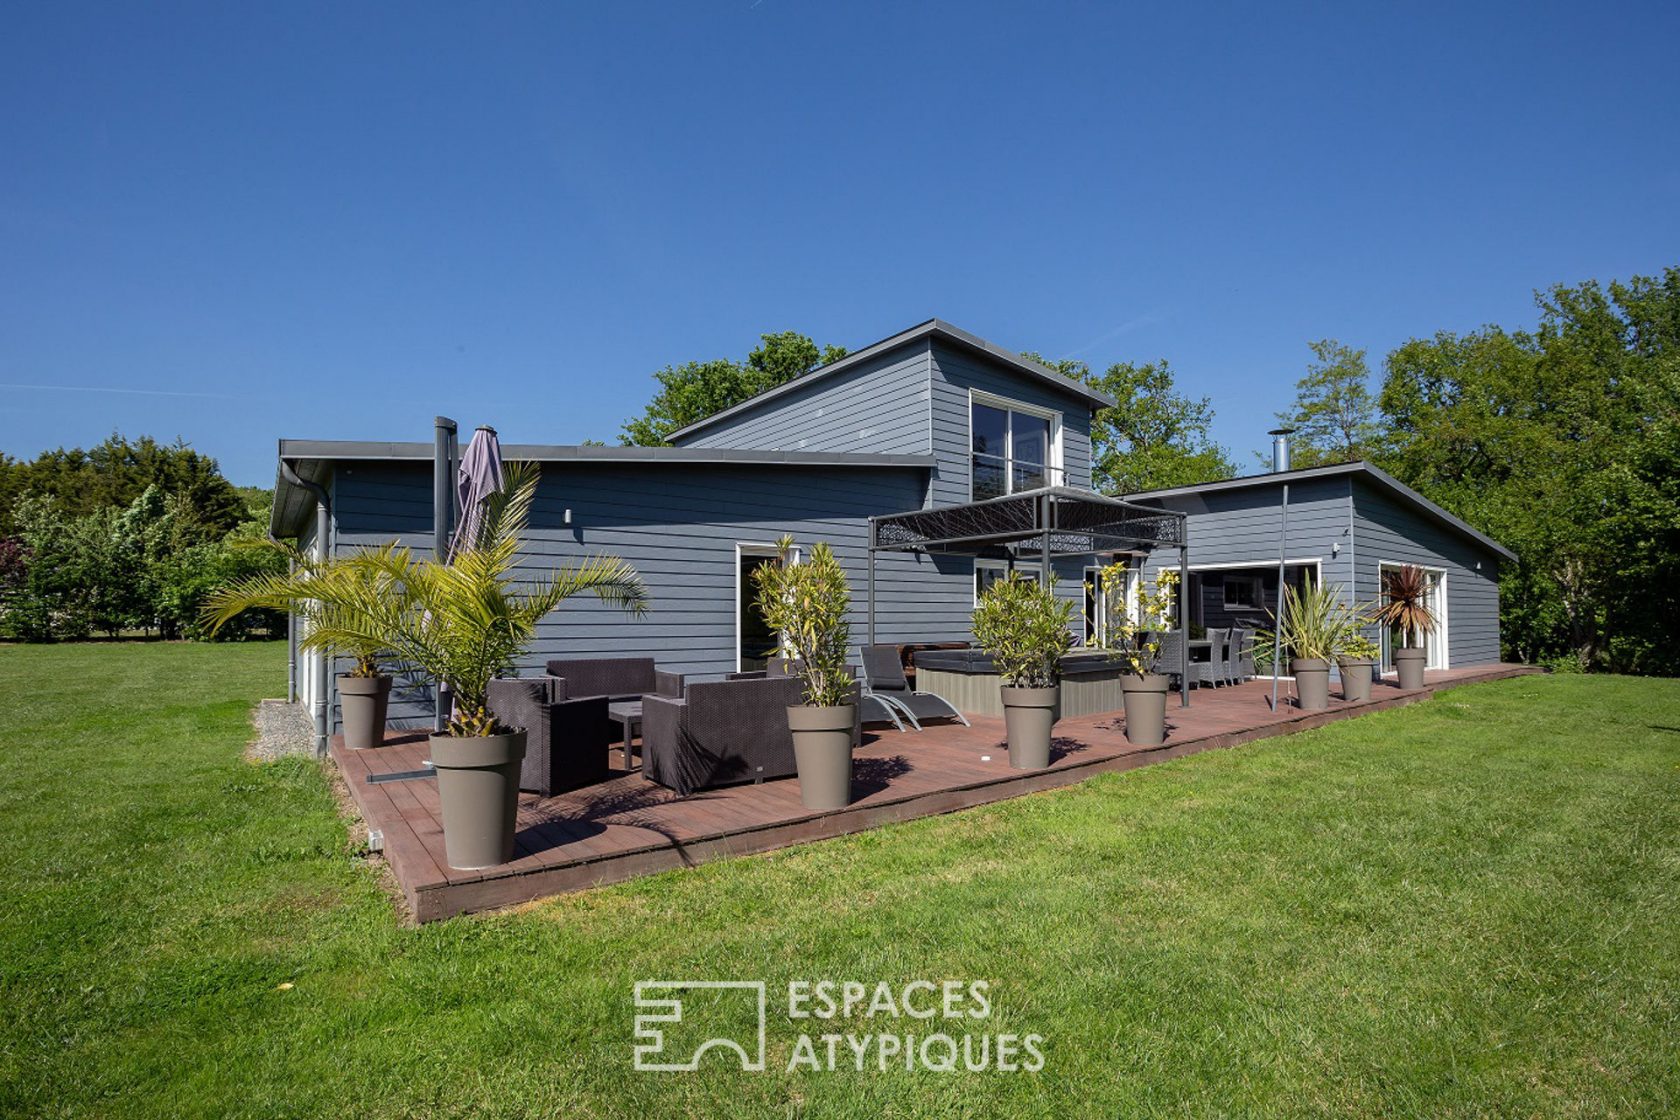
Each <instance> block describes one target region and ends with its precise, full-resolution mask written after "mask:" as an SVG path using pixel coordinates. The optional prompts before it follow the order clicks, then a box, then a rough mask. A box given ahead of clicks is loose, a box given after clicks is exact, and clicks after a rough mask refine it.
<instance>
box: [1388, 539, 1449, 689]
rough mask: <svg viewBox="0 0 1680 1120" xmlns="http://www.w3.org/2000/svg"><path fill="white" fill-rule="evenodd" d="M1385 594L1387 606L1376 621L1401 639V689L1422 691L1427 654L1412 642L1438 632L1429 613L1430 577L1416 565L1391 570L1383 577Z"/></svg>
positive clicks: (1398, 658)
mask: <svg viewBox="0 0 1680 1120" xmlns="http://www.w3.org/2000/svg"><path fill="white" fill-rule="evenodd" d="M1382 594H1383V603H1382V605H1381V606H1379V607H1378V608H1377V611H1376V615H1375V618H1376V621H1378V622H1380V623H1381V624H1383V625H1384V626H1387V627H1390V628H1391V629H1393V630H1394V631H1396V632H1398V633H1399V635H1400V643H1401V645H1400V648H1399V649H1397V650H1395V651H1394V670H1395V673H1396V674H1397V675H1398V676H1399V678H1400V687H1401V688H1422V687H1423V662H1424V657H1425V653H1426V651H1425V650H1424V648H1423V646H1422V645H1421V644H1420V645H1415V646H1414V645H1413V644H1412V642H1413V640H1414V639H1418V640H1421V639H1422V638H1423V637H1424V635H1426V634H1433V633H1434V632H1435V612H1434V611H1432V610H1430V609H1429V573H1428V572H1425V571H1424V570H1423V569H1422V568H1419V567H1417V566H1416V565H1415V564H1405V565H1402V566H1401V567H1398V568H1391V569H1389V570H1388V571H1386V572H1384V573H1383V577H1382Z"/></svg>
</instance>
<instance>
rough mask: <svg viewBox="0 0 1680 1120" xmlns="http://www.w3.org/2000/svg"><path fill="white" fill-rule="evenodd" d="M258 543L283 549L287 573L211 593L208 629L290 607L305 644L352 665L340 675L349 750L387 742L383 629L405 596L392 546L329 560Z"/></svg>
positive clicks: (388, 693)
mask: <svg viewBox="0 0 1680 1120" xmlns="http://www.w3.org/2000/svg"><path fill="white" fill-rule="evenodd" d="M260 547H269V548H274V549H277V550H278V551H280V552H281V553H283V554H284V555H285V557H286V559H287V561H288V565H287V571H285V572H283V573H282V572H275V573H269V574H266V575H260V576H253V577H252V578H250V579H248V580H244V581H241V582H239V583H236V584H233V585H231V586H229V587H226V588H223V589H221V590H219V591H217V592H215V593H213V594H212V595H211V596H210V597H209V599H207V600H206V602H205V605H204V624H205V627H206V629H207V630H208V631H209V632H210V633H211V634H212V635H214V634H215V633H217V632H218V631H220V630H221V629H222V627H224V626H226V625H227V624H229V623H230V622H232V621H233V619H234V618H235V617H236V616H237V615H239V614H240V613H241V612H243V611H247V610H251V609H253V608H259V607H267V608H270V609H273V610H282V611H291V612H292V613H293V614H294V615H296V617H297V621H298V628H299V631H300V633H301V635H302V636H301V637H300V638H299V639H298V648H299V649H302V650H305V651H308V652H324V653H326V654H328V655H329V656H331V657H334V658H346V659H348V660H350V661H351V662H352V663H353V664H352V667H351V669H350V671H349V672H348V673H344V674H341V675H340V676H338V677H337V678H336V683H337V685H338V698H339V706H340V718H341V719H342V721H343V725H344V745H345V746H346V747H348V748H350V749H351V750H365V749H366V748H368V747H377V746H378V745H379V744H381V743H383V742H384V741H385V717H386V712H387V710H388V708H389V706H390V699H391V674H389V673H387V672H385V664H386V662H387V661H388V660H389V659H390V653H389V650H390V647H389V644H388V643H387V641H386V639H385V637H384V629H385V626H386V624H387V623H388V622H389V620H390V619H391V618H393V617H395V616H396V615H398V614H400V613H401V611H402V610H403V603H404V599H405V596H406V594H407V592H406V590H405V588H403V587H402V586H401V585H400V584H397V583H394V582H393V581H392V578H391V576H390V575H389V574H388V572H387V571H386V570H385V565H384V564H383V563H382V562H381V561H382V559H388V558H389V555H390V553H391V551H392V549H393V547H394V546H391V545H387V546H385V547H383V548H379V549H372V550H365V551H358V552H354V553H351V554H349V555H347V556H341V557H335V558H331V559H326V560H318V559H315V558H314V557H311V556H309V555H308V554H307V553H305V552H302V551H300V550H298V549H296V548H294V547H292V546H290V545H286V544H281V543H275V542H265V544H264V545H263V546H260Z"/></svg>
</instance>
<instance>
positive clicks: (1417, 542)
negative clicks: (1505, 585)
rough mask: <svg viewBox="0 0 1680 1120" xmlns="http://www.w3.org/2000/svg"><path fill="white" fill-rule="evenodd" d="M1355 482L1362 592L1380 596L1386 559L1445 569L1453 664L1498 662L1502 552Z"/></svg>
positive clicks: (1450, 660)
mask: <svg viewBox="0 0 1680 1120" xmlns="http://www.w3.org/2000/svg"><path fill="white" fill-rule="evenodd" d="M1352 486H1353V507H1354V515H1355V525H1356V532H1357V533H1358V539H1357V541H1356V544H1357V549H1358V564H1359V583H1360V586H1361V593H1362V594H1363V595H1364V596H1365V597H1366V598H1369V599H1375V598H1376V596H1377V593H1378V591H1379V584H1378V581H1379V576H1378V567H1379V565H1380V564H1382V563H1384V562H1392V563H1410V564H1419V565H1423V566H1425V567H1430V568H1442V569H1444V570H1445V571H1446V580H1447V663H1448V665H1449V667H1451V668H1459V667H1461V666H1465V665H1483V664H1491V663H1494V662H1497V661H1498V660H1499V656H1500V653H1499V556H1498V555H1497V554H1496V553H1494V552H1492V551H1490V550H1489V549H1487V548H1485V547H1484V546H1482V545H1480V544H1478V543H1476V542H1475V541H1473V540H1471V539H1470V538H1468V537H1466V536H1465V535H1464V534H1463V533H1460V532H1457V531H1456V530H1454V529H1451V528H1449V527H1448V526H1446V525H1444V524H1442V523H1441V522H1440V521H1439V520H1437V519H1436V518H1433V517H1430V516H1427V515H1425V514H1424V513H1423V512H1422V511H1420V510H1418V509H1417V508H1415V507H1414V506H1412V505H1411V504H1409V503H1407V502H1403V501H1400V500H1398V499H1396V498H1394V497H1393V496H1392V495H1391V494H1389V493H1385V492H1384V491H1382V490H1380V489H1378V488H1377V487H1375V486H1372V485H1371V484H1370V483H1368V482H1365V481H1363V480H1355V481H1353V483H1352ZM1478 564H1479V565H1480V568H1479V569H1478V567H1477V565H1478Z"/></svg>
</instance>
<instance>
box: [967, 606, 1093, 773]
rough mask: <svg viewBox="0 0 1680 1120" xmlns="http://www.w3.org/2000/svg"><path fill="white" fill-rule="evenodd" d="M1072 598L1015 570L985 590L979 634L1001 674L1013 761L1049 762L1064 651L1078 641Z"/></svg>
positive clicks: (1032, 765) (1031, 765)
mask: <svg viewBox="0 0 1680 1120" xmlns="http://www.w3.org/2000/svg"><path fill="white" fill-rule="evenodd" d="M1072 618H1073V603H1072V602H1071V601H1069V600H1067V599H1058V598H1056V595H1055V593H1054V592H1053V591H1052V590H1051V589H1050V588H1047V587H1045V586H1044V585H1043V584H1041V583H1039V581H1038V580H1036V579H1027V578H1025V577H1024V576H1022V575H1020V574H1019V573H1017V572H1010V573H1009V574H1008V576H1006V577H1005V578H1004V579H1000V580H998V581H997V582H996V583H994V584H992V585H991V586H990V587H988V588H987V589H986V592H985V594H983V595H981V596H980V605H979V606H978V607H976V608H975V609H974V637H975V640H976V641H978V642H979V643H980V647H981V648H982V649H984V650H985V651H986V652H987V653H988V654H990V655H991V658H992V663H993V664H994V665H995V666H996V668H997V672H998V676H999V677H1001V678H1002V683H1001V685H1000V691H1001V693H1002V696H1003V721H1004V727H1005V728H1006V729H1007V732H1008V735H1009V765H1011V766H1013V767H1015V768H1016V769H1017V770H1036V769H1041V768H1043V767H1045V766H1048V765H1050V732H1051V729H1052V728H1054V727H1055V726H1056V705H1057V702H1058V701H1059V700H1060V698H1061V682H1062V655H1063V654H1064V653H1066V652H1067V651H1068V650H1069V649H1070V648H1072V646H1073V634H1072V632H1071V631H1069V629H1068V624H1069V622H1070V621H1071V620H1072Z"/></svg>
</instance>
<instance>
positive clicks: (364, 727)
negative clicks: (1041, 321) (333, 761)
mask: <svg viewBox="0 0 1680 1120" xmlns="http://www.w3.org/2000/svg"><path fill="white" fill-rule="evenodd" d="M338 703H339V706H340V708H341V709H342V714H343V717H344V745H345V746H347V747H349V748H350V749H351V750H353V751H365V750H367V749H368V748H369V747H377V746H379V745H380V744H381V743H383V742H384V741H385V711H386V709H387V708H388V707H389V706H390V703H391V678H390V677H388V676H386V675H385V674H383V673H381V674H380V675H379V676H377V677H339V678H338Z"/></svg>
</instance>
